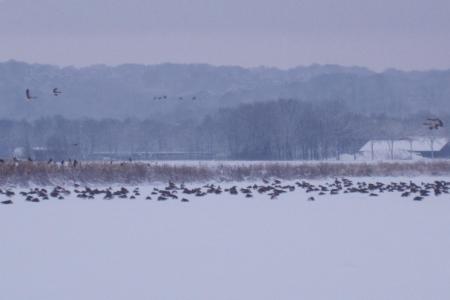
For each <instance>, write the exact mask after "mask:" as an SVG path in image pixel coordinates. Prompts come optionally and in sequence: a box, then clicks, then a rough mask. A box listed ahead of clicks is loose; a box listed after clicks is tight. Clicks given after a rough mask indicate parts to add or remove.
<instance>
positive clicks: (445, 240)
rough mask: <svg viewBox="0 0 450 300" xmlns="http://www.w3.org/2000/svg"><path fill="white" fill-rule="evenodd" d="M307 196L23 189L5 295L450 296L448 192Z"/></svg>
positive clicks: (2, 250)
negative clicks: (48, 196) (62, 194)
mask: <svg viewBox="0 0 450 300" xmlns="http://www.w3.org/2000/svg"><path fill="white" fill-rule="evenodd" d="M435 179H444V180H448V178H432V177H427V178H425V177H423V178H414V179H413V180H414V181H417V182H420V181H433V180H435ZM355 180H359V181H361V180H363V179H361V178H359V179H355ZM366 180H368V181H373V182H375V181H377V180H379V181H386V182H390V181H400V180H406V181H409V179H408V178H371V179H366ZM318 182H320V181H317V180H316V181H314V183H318ZM236 184H237V185H239V186H245V184H244V183H236ZM140 188H141V191H142V192H143V193H142V194H143V195H144V194H145V192H146V191H150V190H151V189H152V188H153V187H152V186H142V187H140ZM309 196H310V194H306V193H305V192H304V191H302V190H296V191H295V192H292V193H287V194H284V195H281V196H280V197H279V198H278V199H277V200H270V199H269V197H267V196H259V195H258V196H255V197H254V198H249V199H248V198H244V197H243V196H242V195H239V196H232V195H228V194H221V195H208V196H205V197H202V198H195V197H189V198H190V200H191V201H190V202H188V203H182V202H180V201H175V200H168V201H155V200H151V201H146V200H143V199H136V200H126V199H113V200H111V201H105V200H100V199H96V200H80V199H77V198H75V197H72V196H71V197H68V198H66V199H65V200H61V201H60V200H48V201H43V202H40V203H30V202H25V201H23V200H19V198H17V199H16V200H15V202H14V204H13V205H2V206H0V226H1V228H2V231H1V235H0V299H5V300H7V299H8V300H32V299H45V300H69V299H70V300H72V299H73V300H75V299H76V300H80V299H83V300H86V299H88V300H90V299H108V300H115V299H132V300H135V299H192V300H200V299H218V300H222V299H223V300H232V299H245V300H248V299H255V300H262V299H267V300H269V299H270V300H274V299H293V300H294V299H295V300H298V299H308V300H311V299H327V300H328V299H343V300H344V299H345V300H350V299H355V300H356V299H358V300H360V299H374V300H379V299H384V300H388V299H393V300H394V299H395V300H399V299H408V300H414V299H417V300H419V299H420V300H422V299H434V300H437V299H449V297H450V284H449V280H450V217H449V211H450V196H448V195H445V196H439V197H435V196H430V197H427V198H426V199H424V200H423V201H413V200H412V199H411V198H402V197H400V193H384V194H382V195H380V196H379V197H368V196H367V195H360V194H350V195H349V194H345V195H344V194H340V195H335V196H316V195H315V198H316V201H307V200H306V199H307V197H309ZM1 200H4V199H3V198H2V199H1Z"/></svg>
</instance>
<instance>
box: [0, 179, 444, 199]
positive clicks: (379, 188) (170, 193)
mask: <svg viewBox="0 0 450 300" xmlns="http://www.w3.org/2000/svg"><path fill="white" fill-rule="evenodd" d="M296 190H303V191H304V192H305V193H306V194H307V196H306V197H304V198H305V199H306V200H308V201H315V200H316V198H315V197H320V196H323V195H338V194H350V193H353V194H361V195H367V196H370V197H377V196H379V195H380V194H383V193H394V192H396V193H400V195H401V197H411V198H412V199H413V200H415V201H421V200H423V199H424V198H425V197H428V196H431V195H434V196H439V195H442V194H448V193H449V190H450V182H449V181H444V180H435V181H433V182H420V183H415V182H413V181H409V182H403V181H400V182H390V183H382V182H365V181H357V182H354V181H352V180H350V179H346V178H341V179H338V178H336V179H335V180H334V181H332V182H325V183H321V184H312V183H310V182H307V181H305V180H302V181H295V182H289V183H283V182H282V181H281V180H278V179H273V180H266V179H264V180H263V184H253V185H247V186H242V187H238V186H236V185H234V186H231V187H226V188H224V187H221V186H220V185H217V184H206V185H202V186H198V187H193V188H189V187H187V186H186V185H185V184H179V185H177V184H175V183H173V182H169V184H168V185H167V186H165V187H161V188H157V187H154V188H153V189H152V190H151V191H150V192H148V193H147V194H143V193H142V192H141V190H140V189H139V187H135V188H133V189H127V188H126V187H120V188H112V187H108V188H104V189H100V188H90V187H87V186H85V187H83V186H81V185H79V184H74V186H73V187H71V188H65V187H62V186H55V187H53V188H51V189H46V188H30V189H29V190H28V191H20V192H17V193H16V192H15V191H13V190H12V189H0V195H1V196H2V197H3V198H4V197H6V200H3V201H0V203H1V204H13V203H14V202H13V199H15V198H16V197H18V196H22V197H23V199H24V200H25V201H29V202H41V201H45V200H50V199H57V200H64V199H65V198H66V197H68V196H70V195H73V194H74V195H75V197H76V198H79V199H86V200H88V199H98V198H100V199H104V200H112V199H114V198H118V199H130V200H133V199H145V200H156V201H166V200H179V201H181V202H189V201H190V200H189V199H190V198H192V197H203V196H206V195H219V194H222V193H228V194H230V195H241V196H244V197H245V198H252V197H253V196H254V195H257V194H262V195H267V196H268V197H270V199H277V198H278V196H280V195H282V194H285V193H290V192H294V191H296ZM72 197H73V196H72Z"/></svg>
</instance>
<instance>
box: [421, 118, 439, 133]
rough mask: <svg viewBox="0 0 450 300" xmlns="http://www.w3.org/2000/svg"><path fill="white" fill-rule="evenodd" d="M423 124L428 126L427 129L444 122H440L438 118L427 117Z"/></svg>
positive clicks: (436, 127)
mask: <svg viewBox="0 0 450 300" xmlns="http://www.w3.org/2000/svg"><path fill="white" fill-rule="evenodd" d="M423 125H425V126H428V129H430V130H433V129H439V128H440V127H443V126H444V122H442V120H441V119H439V118H428V119H427V121H426V122H424V123H423Z"/></svg>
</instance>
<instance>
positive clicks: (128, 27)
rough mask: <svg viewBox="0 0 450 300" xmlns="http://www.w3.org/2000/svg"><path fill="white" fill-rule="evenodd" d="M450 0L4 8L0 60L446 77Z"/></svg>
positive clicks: (6, 2)
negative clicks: (305, 68)
mask: <svg viewBox="0 0 450 300" xmlns="http://www.w3.org/2000/svg"><path fill="white" fill-rule="evenodd" d="M449 53H450V1H449V0H428V1H427V0H214V1H213V0H0V61H5V60H8V59H16V60H23V61H27V62H38V63H52V64H59V65H76V66H84V65H89V64H96V63H105V64H111V65H116V64H121V63H145V64H154V63H161V62H180V63H210V64H215V65H241V66H260V65H265V66H276V67H281V68H288V67H293V66H297V65H309V64H312V63H320V64H327V63H333V64H342V65H360V66H367V67H369V68H372V69H374V70H383V69H386V68H389V67H394V68H399V69H405V70H411V69H419V70H423V69H431V68H439V69H444V68H450V56H449Z"/></svg>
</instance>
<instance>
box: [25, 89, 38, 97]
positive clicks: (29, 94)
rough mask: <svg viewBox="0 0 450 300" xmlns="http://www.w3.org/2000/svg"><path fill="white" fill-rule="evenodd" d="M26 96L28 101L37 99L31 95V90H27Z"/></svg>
mask: <svg viewBox="0 0 450 300" xmlns="http://www.w3.org/2000/svg"><path fill="white" fill-rule="evenodd" d="M25 94H26V97H27V100H33V99H37V97H35V96H32V95H31V92H30V89H27V90H26V91H25Z"/></svg>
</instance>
